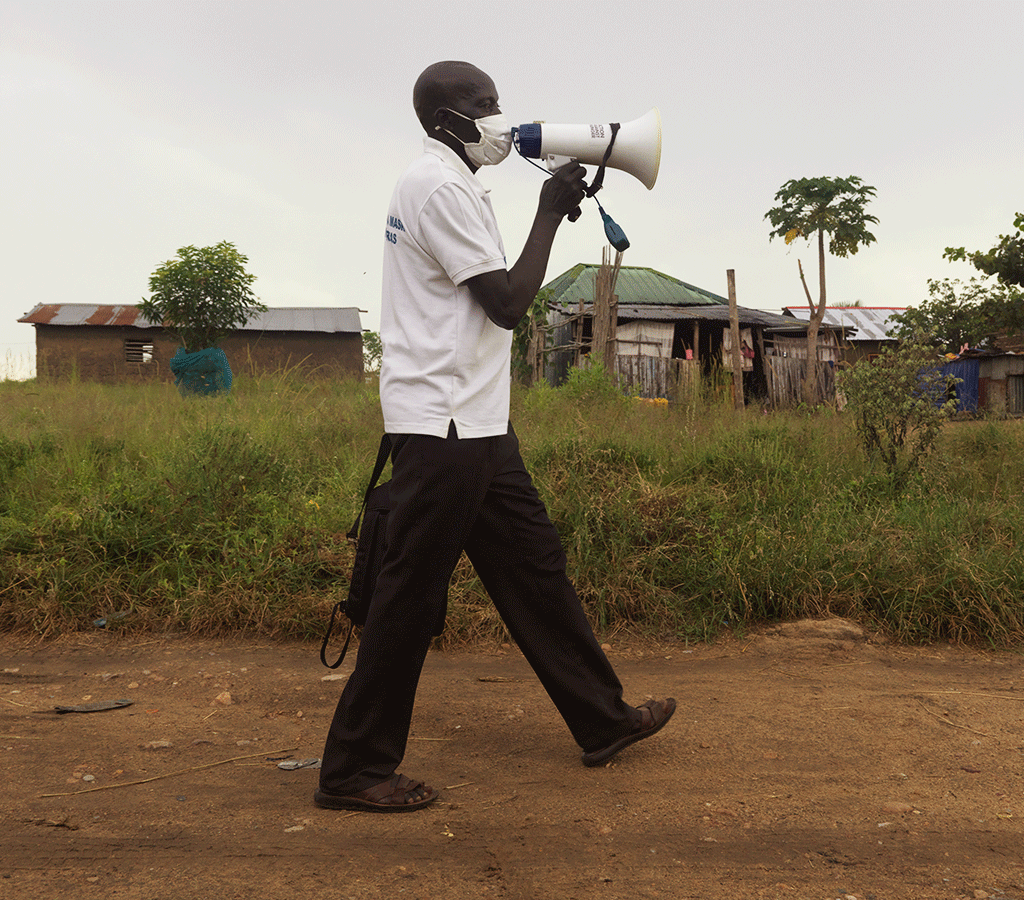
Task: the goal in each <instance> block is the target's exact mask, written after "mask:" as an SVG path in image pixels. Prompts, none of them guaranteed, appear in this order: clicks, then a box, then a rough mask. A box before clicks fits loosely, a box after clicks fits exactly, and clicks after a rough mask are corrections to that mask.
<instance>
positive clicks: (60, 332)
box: [18, 303, 363, 383]
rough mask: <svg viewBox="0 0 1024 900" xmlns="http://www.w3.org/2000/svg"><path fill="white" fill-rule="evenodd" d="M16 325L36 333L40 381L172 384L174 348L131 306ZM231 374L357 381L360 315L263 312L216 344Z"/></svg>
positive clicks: (39, 311) (51, 308)
mask: <svg viewBox="0 0 1024 900" xmlns="http://www.w3.org/2000/svg"><path fill="white" fill-rule="evenodd" d="M18 321H19V322H27V323H29V324H31V325H34V326H35V331H36V371H37V372H38V374H39V377H40V378H44V379H58V380H59V379H66V378H71V377H77V378H82V379H84V380H88V381H101V382H106V383H117V382H124V381H133V382H137V381H154V380H155V381H171V380H173V378H174V375H173V374H172V373H171V371H170V368H169V365H168V364H169V362H170V360H171V357H172V356H174V354H175V353H176V352H177V351H178V349H179V348H180V346H181V344H180V342H179V341H178V339H177V338H175V337H174V336H173V335H172V334H171V333H170V332H168V331H165V330H164V329H163V328H160V327H156V326H154V325H153V324H152V323H150V322H148V321H146V320H145V319H144V318H143V317H142V316H141V315H140V314H139V311H138V309H137V308H136V307H134V306H97V305H95V304H84V303H61V304H40V305H38V306H36V307H35V309H33V310H32V312H30V313H28V314H27V315H25V316H23V317H22V318H20V319H19V320H18ZM220 346H221V348H222V349H223V350H224V352H225V354H227V357H228V362H229V363H230V365H231V370H232V372H234V373H235V374H236V375H237V374H247V375H260V374H267V373H275V372H280V371H284V370H290V369H295V368H299V369H301V370H302V371H303V372H304V373H306V374H308V375H315V376H317V377H325V378H334V377H344V376H350V377H359V378H361V377H362V375H363V336H362V327H361V325H360V321H359V311H358V310H357V309H351V308H313V307H294V308H292V307H288V308H274V309H268V310H267V311H266V312H265V313H263V314H262V315H260V316H257V317H256V318H255V319H253V320H251V321H250V322H248V323H247V324H246V325H245V326H244V327H242V328H240V329H238V330H236V331H235V332H233V333H232V334H230V335H228V336H227V337H226V338H224V340H223V341H221V343H220Z"/></svg>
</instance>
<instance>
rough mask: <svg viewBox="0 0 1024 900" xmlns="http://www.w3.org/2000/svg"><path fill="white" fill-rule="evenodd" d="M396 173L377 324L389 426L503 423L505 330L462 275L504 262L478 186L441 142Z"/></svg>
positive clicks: (507, 367)
mask: <svg viewBox="0 0 1024 900" xmlns="http://www.w3.org/2000/svg"><path fill="white" fill-rule="evenodd" d="M423 149H424V154H423V155H422V156H421V157H420V158H419V159H417V160H416V161H415V162H414V163H413V164H412V165H411V166H410V167H409V168H408V169H407V170H406V172H405V174H404V175H402V177H401V178H400V179H399V181H398V184H397V185H396V186H395V192H394V194H393V196H392V198H391V206H390V208H389V210H388V220H387V227H386V229H385V243H384V282H383V297H382V310H381V323H380V336H381V342H382V343H383V346H384V358H383V361H382V363H381V370H380V400H381V407H382V408H383V410H384V428H385V430H386V431H387V432H388V433H390V434H429V435H435V436H436V437H445V436H446V435H447V434H448V425H449V422H451V421H452V420H454V421H455V427H456V429H457V431H458V434H459V437H460V438H473V437H491V436H493V435H501V434H505V432H506V431H507V430H508V413H509V387H510V378H511V375H510V371H511V349H512V332H511V331H509V330H507V329H504V328H501V327H499V326H498V325H495V324H494V323H493V322H492V321H491V320H490V319H488V318H487V313H485V312H484V309H483V307H482V306H481V305H480V304H479V303H478V302H477V301H476V300H474V299H473V297H472V295H471V294H470V292H469V289H468V288H467V287H465V286H464V283H465V282H466V281H467V280H468V279H469V278H472V277H473V276H474V275H480V274H482V273H483V272H492V271H495V270H498V269H504V268H506V263H505V249H504V247H503V245H502V242H501V235H500V234H499V233H498V223H497V221H496V220H495V218H494V210H493V209H492V208H491V202H490V200H489V199H488V197H487V192H486V190H485V189H484V187H483V185H482V184H481V183H480V181H479V180H478V179H477V177H476V176H475V175H474V174H473V173H472V172H471V171H470V169H469V167H468V166H467V165H466V164H465V163H464V162H463V161H462V160H461V159H460V158H459V157H458V156H457V155H456V154H455V153H454V152H453V151H452V150H451V149H450V148H449V147H447V146H446V145H445V144H442V143H441V142H440V141H435V140H433V139H432V138H429V137H428V138H425V139H424V141H423Z"/></svg>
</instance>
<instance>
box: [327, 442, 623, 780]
mask: <svg viewBox="0 0 1024 900" xmlns="http://www.w3.org/2000/svg"><path fill="white" fill-rule="evenodd" d="M392 462H393V474H392V479H391V498H392V510H391V512H390V514H389V515H388V551H387V554H386V558H385V560H384V564H383V567H382V569H381V573H380V575H379V577H378V580H377V586H376V590H375V593H374V597H373V602H372V603H371V606H370V612H369V616H368V617H367V620H366V625H365V626H364V628H363V631H362V635H361V638H360V643H359V654H358V656H357V659H356V665H355V670H354V671H353V673H352V675H351V676H350V677H349V680H348V682H347V683H346V685H345V689H344V691H343V692H342V695H341V699H340V700H339V702H338V707H337V710H336V711H335V714H334V719H333V721H332V723H331V727H330V731H329V732H328V735H327V742H326V745H325V747H324V753H323V762H322V764H321V770H320V785H321V787H322V788H323V789H324V790H327V791H331V792H334V793H347V792H352V791H359V790H364V789H365V788H367V787H370V786H371V785H373V784H376V783H377V782H379V781H381V780H383V779H385V778H388V777H390V776H391V775H392V774H393V773H394V772H395V770H396V768H397V767H398V765H399V764H400V763H401V761H402V758H403V756H404V755H405V747H406V741H407V740H408V736H409V727H410V723H411V720H412V710H413V701H414V699H415V696H416V686H417V683H418V681H419V677H420V671H421V670H422V667H423V662H424V660H425V659H426V655H427V650H428V648H429V646H430V641H431V638H432V635H433V634H434V633H436V632H438V631H439V630H440V628H439V626H440V625H441V624H442V623H443V620H444V614H445V609H446V607H447V599H448V584H449V582H450V580H451V576H452V572H453V571H454V569H455V565H456V563H457V562H458V561H459V557H460V555H461V554H462V552H463V551H465V552H466V554H467V556H468V557H469V559H470V561H471V562H472V563H473V566H474V568H475V569H476V571H477V574H478V575H479V576H480V580H481V581H482V582H483V584H484V587H485V588H486V589H487V593H488V594H489V595H490V597H491V600H492V602H493V603H494V605H495V607H496V608H497V610H498V613H499V614H500V615H501V617H502V620H503V621H504V622H505V624H506V626H507V627H508V629H509V632H510V633H511V635H512V637H513V639H514V640H515V642H516V643H517V644H518V646H519V648H520V649H521V650H522V652H523V654H524V655H525V656H526V658H527V660H528V661H529V663H530V665H531V666H532V667H533V669H534V671H535V672H536V673H537V675H538V677H539V678H540V680H541V683H542V684H543V685H544V687H545V689H546V690H547V692H548V694H549V695H550V697H551V699H552V700H553V701H554V703H555V706H556V707H557V708H558V711H559V713H561V715H562V717H563V718H564V719H565V722H566V724H567V725H568V726H569V730H570V732H571V733H572V736H573V738H575V740H576V742H577V743H578V744H579V745H580V747H582V748H583V750H584V751H588V750H594V749H597V748H599V747H603V746H605V745H606V744H608V743H610V742H611V741H613V740H616V739H617V738H619V737H620V736H622V735H623V734H625V733H626V732H628V731H629V730H630V729H631V728H632V727H633V726H634V724H635V723H636V722H637V721H639V713H638V712H637V711H636V710H635V709H634V708H633V707H631V706H629V705H627V704H626V703H625V702H624V701H623V699H622V685H621V684H620V683H619V680H618V677H617V676H616V675H615V672H614V670H613V669H612V667H611V664H610V663H609V662H608V659H607V658H606V657H605V655H604V652H603V651H602V650H601V647H600V645H599V644H598V643H597V639H596V638H595V636H594V632H593V629H592V628H591V627H590V623H589V622H588V621H587V618H586V616H585V614H584V612H583V608H582V606H581V605H580V602H579V599H578V598H577V596H576V591H575V589H574V588H573V586H572V583H571V582H570V580H569V578H568V577H567V575H566V571H565V569H566V558H565V553H564V552H563V550H562V545H561V541H560V540H559V537H558V534H557V532H556V531H555V528H554V526H553V525H552V524H551V521H550V519H549V518H548V515H547V511H546V510H545V508H544V504H543V503H542V502H541V500H540V498H539V496H538V495H537V491H536V489H535V488H534V486H533V482H532V480H531V478H530V476H529V474H528V473H527V471H526V468H525V466H524V465H523V460H522V457H521V456H520V454H519V442H518V440H517V439H516V436H515V433H514V432H513V431H512V427H511V425H510V426H509V430H508V433H507V434H505V435H502V436H500V437H490V438H472V439H464V440H459V439H458V438H457V437H456V436H455V429H454V425H453V427H452V429H451V430H450V431H449V435H448V438H447V439H441V438H435V437H428V436H425V435H400V436H395V437H394V450H393V451H392Z"/></svg>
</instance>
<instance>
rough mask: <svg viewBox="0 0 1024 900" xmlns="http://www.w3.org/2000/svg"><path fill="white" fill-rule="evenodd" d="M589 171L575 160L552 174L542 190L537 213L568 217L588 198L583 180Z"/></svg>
mask: <svg viewBox="0 0 1024 900" xmlns="http://www.w3.org/2000/svg"><path fill="white" fill-rule="evenodd" d="M586 174H587V170H586V169H584V168H583V166H581V165H580V164H579V163H578V162H576V161H575V160H573V161H572V162H570V163H566V164H565V165H564V166H561V167H560V168H558V169H555V171H554V172H552V173H551V177H550V178H548V179H547V180H546V181H545V182H544V184H543V185H542V186H541V189H540V202H539V203H538V204H537V212H538V214H542V215H556V216H558V217H559V218H562V217H563V216H567V215H568V214H569V213H571V212H572V211H573V210H574V209H576V207H577V206H579V205H580V203H582V202H583V198H584V197H586V196H587V194H586V185H585V184H584V181H583V179H584V178H585V177H586Z"/></svg>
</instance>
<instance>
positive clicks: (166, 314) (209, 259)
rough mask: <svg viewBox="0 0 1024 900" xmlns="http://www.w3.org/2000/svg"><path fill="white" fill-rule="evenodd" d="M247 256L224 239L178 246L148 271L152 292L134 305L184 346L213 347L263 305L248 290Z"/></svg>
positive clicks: (191, 348) (252, 277)
mask: <svg viewBox="0 0 1024 900" xmlns="http://www.w3.org/2000/svg"><path fill="white" fill-rule="evenodd" d="M248 261H249V260H248V259H246V257H245V256H243V255H242V254H241V253H239V252H238V250H237V249H235V245H234V244H231V243H229V242H228V241H221V242H220V243H219V244H215V245H214V246H212V247H182V248H181V249H180V250H179V251H178V254H177V256H176V258H174V259H171V260H168V261H167V262H165V263H162V264H161V265H160V266H158V267H157V270H156V271H155V272H154V273H153V274H152V276H150V279H149V290H150V291H151V292H152V295H151V296H150V298H149V299H148V300H143V301H142V302H141V303H139V304H137V307H138V309H139V311H140V312H141V313H142V315H144V316H145V317H146V318H147V319H149V321H150V322H152V323H154V324H161V325H163V326H164V327H165V328H166V329H168V331H171V332H172V333H174V334H175V335H177V337H178V339H179V340H180V341H181V343H182V346H184V348H185V349H186V350H188V351H191V352H194V351H197V350H203V349H206V348H208V347H214V346H216V344H217V342H218V341H220V340H221V338H223V337H225V336H226V335H228V334H230V333H231V332H232V331H233V330H234V329H236V328H237V327H238V326H240V325H245V324H246V322H248V321H249V319H251V318H252V317H253V316H254V315H256V314H257V313H260V312H265V311H266V309H267V308H266V306H264V305H263V304H262V303H260V302H259V300H258V299H257V298H256V295H255V294H253V292H252V287H251V285H252V283H253V282H254V281H255V280H256V276H255V275H250V274H249V273H248V272H246V271H245V264H246V263H247V262H248Z"/></svg>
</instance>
